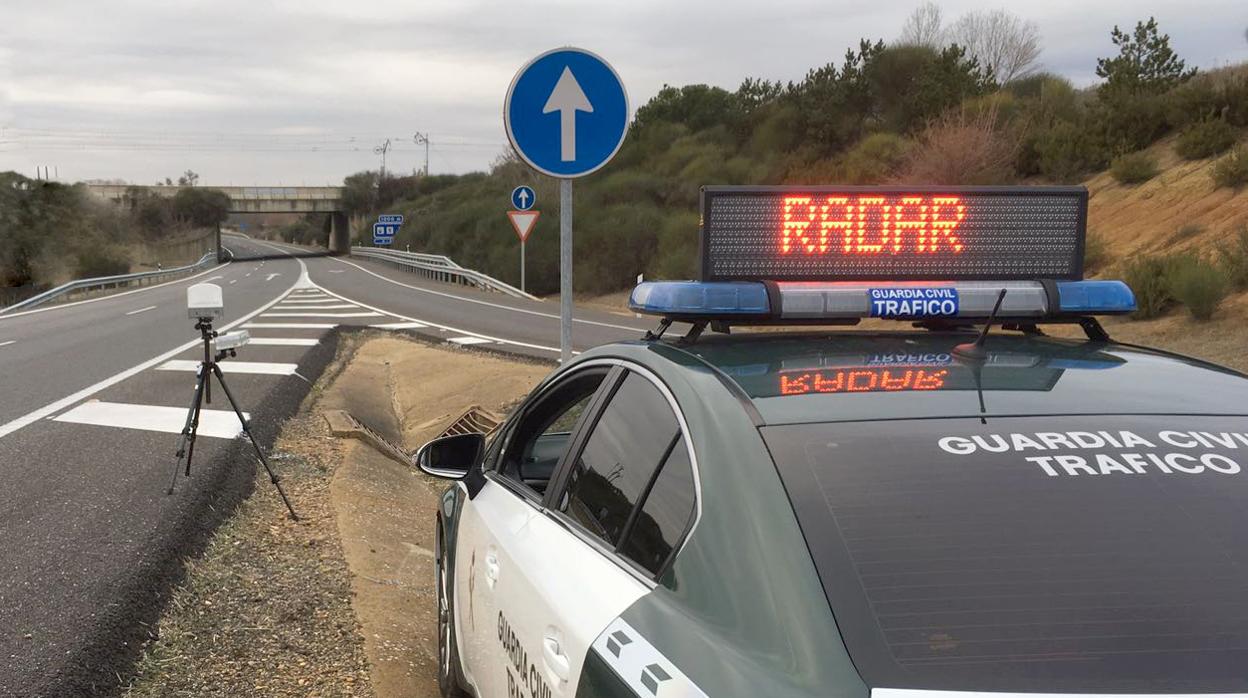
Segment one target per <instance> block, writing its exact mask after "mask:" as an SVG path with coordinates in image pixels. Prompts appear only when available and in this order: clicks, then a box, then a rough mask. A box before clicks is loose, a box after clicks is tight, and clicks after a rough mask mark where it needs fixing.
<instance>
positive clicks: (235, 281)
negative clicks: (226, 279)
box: [230, 279, 238, 286]
mask: <svg viewBox="0 0 1248 698" xmlns="http://www.w3.org/2000/svg"><path fill="white" fill-rule="evenodd" d="M236 283H238V279H230V285H231V286H233V285H234V284H236Z"/></svg>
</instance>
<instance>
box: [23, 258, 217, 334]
mask: <svg viewBox="0 0 1248 698" xmlns="http://www.w3.org/2000/svg"><path fill="white" fill-rule="evenodd" d="M230 264H232V262H226V263H225V264H222V265H221V266H219V267H213V268H211V269H205V270H203V271H201V272H199V273H198V274H195V275H194V276H188V277H186V278H185V279H174V280H173V281H166V282H165V283H163V284H156V285H155V286H144V287H142V288H136V289H134V290H133V291H122V292H121V293H113V294H110V295H107V296H99V297H98V298H88V299H87V300H85V301H74V302H73V303H58V304H56V305H52V306H48V307H47V308H35V309H34V310H23V311H22V312H20V313H9V314H8V315H4V314H0V321H3V320H7V319H9V318H11V317H22V316H23V315H34V314H35V313H46V312H48V311H49V310H60V309H61V308H72V307H74V306H76V305H86V304H87V303H99V302H100V301H106V300H111V299H113V298H121V297H122V296H128V295H130V294H132V293H143V292H144V291H150V290H152V289H154V288H160V287H162V286H168V285H169V284H180V283H182V282H183V281H192V280H194V279H198V278H199V277H201V276H203V275H204V274H211V273H212V272H214V271H220V270H222V269H224V268H225V267H228V266H229V265H230ZM220 278H221V277H220V276H212V277H209V278H207V279H205V281H212V280H213V279H220Z"/></svg>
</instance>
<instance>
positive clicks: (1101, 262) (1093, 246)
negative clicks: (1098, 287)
mask: <svg viewBox="0 0 1248 698" xmlns="http://www.w3.org/2000/svg"><path fill="white" fill-rule="evenodd" d="M1108 262H1109V249H1108V248H1107V247H1106V246H1105V238H1104V237H1101V236H1100V235H1097V234H1096V233H1094V232H1091V231H1089V232H1088V236H1087V238H1085V240H1084V244H1083V270H1084V271H1085V272H1094V271H1096V270H1098V269H1101V268H1103V267H1104V266H1105V265H1106V264H1107V263H1108Z"/></svg>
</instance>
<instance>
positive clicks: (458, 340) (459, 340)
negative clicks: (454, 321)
mask: <svg viewBox="0 0 1248 698" xmlns="http://www.w3.org/2000/svg"><path fill="white" fill-rule="evenodd" d="M446 341H448V342H454V343H455V344H489V343H491V342H492V341H493V340H490V339H486V338H485V337H451V338H450V339H448V340H446Z"/></svg>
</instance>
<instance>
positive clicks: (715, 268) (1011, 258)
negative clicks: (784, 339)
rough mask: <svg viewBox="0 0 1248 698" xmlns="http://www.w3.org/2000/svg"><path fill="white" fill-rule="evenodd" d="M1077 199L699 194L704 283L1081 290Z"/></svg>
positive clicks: (960, 190) (976, 193)
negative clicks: (1021, 282) (1016, 284)
mask: <svg viewBox="0 0 1248 698" xmlns="http://www.w3.org/2000/svg"><path fill="white" fill-rule="evenodd" d="M1087 205H1088V194H1087V190H1086V189H1084V188H1083V187H1011V188H1004V187H931V188H922V187H919V188H896V187H704V188H703V190H702V227H701V249H702V280H703V281H719V280H775V281H786V280H787V281H803V280H805V281H836V280H903V279H909V280H963V279H967V280H969V279H990V280H1006V279H1080V278H1082V277H1083V246H1084V237H1085V232H1086V229H1087Z"/></svg>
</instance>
